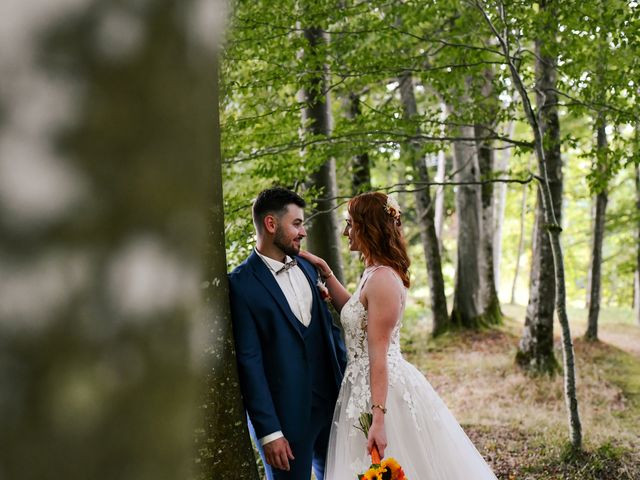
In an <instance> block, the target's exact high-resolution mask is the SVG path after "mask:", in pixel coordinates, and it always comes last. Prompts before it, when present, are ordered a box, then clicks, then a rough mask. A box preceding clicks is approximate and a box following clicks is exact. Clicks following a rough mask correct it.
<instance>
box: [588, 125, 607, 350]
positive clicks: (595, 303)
mask: <svg viewBox="0 0 640 480" xmlns="http://www.w3.org/2000/svg"><path fill="white" fill-rule="evenodd" d="M600 117H601V118H600V119H599V121H598V126H597V147H598V152H599V154H598V156H597V159H596V167H597V168H598V169H600V170H602V168H604V167H603V166H602V162H603V158H602V157H601V156H602V155H605V154H606V153H605V152H606V149H607V133H606V121H605V120H604V118H602V115H601V116H600ZM607 200H608V196H607V188H606V186H605V187H604V188H602V190H601V191H599V192H598V194H597V195H596V208H595V210H596V212H595V213H596V214H595V220H594V222H593V245H592V253H591V268H590V275H589V276H590V278H591V282H590V285H591V289H590V291H589V322H588V326H587V331H586V333H585V338H586V339H587V340H589V341H597V340H598V315H599V313H600V291H601V288H600V287H601V283H602V243H603V241H604V232H605V216H606V211H607Z"/></svg>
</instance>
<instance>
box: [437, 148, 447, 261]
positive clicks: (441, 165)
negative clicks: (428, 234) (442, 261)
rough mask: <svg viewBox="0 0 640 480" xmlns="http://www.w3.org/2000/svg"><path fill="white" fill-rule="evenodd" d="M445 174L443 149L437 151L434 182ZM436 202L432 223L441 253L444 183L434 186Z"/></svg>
mask: <svg viewBox="0 0 640 480" xmlns="http://www.w3.org/2000/svg"><path fill="white" fill-rule="evenodd" d="M446 174H447V157H446V155H445V153H444V150H440V151H439V152H438V169H437V171H436V178H435V181H436V182H444V179H445V176H446ZM435 197H436V203H435V208H436V210H435V216H434V223H435V228H436V236H437V237H438V247H439V249H440V254H441V255H442V227H443V225H444V185H438V186H437V187H436V194H435Z"/></svg>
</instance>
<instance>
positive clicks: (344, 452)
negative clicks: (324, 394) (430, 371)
mask: <svg viewBox="0 0 640 480" xmlns="http://www.w3.org/2000/svg"><path fill="white" fill-rule="evenodd" d="M393 363H394V365H393V367H395V368H394V371H391V366H390V372H389V378H390V385H389V390H388V393H387V403H386V407H387V414H386V415H385V428H386V433H387V443H388V446H387V449H386V451H385V457H393V458H395V459H396V460H397V461H398V462H399V463H400V465H401V466H402V468H403V470H404V472H405V475H406V476H407V478H408V479H409V480H485V479H486V480H489V479H491V480H494V479H495V478H496V477H495V475H494V474H493V472H492V471H491V469H490V468H489V466H488V465H487V463H486V462H485V461H484V459H483V458H482V456H481V455H480V453H479V452H478V450H476V448H475V447H474V445H473V443H471V440H469V438H468V437H467V435H466V434H465V433H464V431H463V430H462V428H461V427H460V425H459V424H458V422H457V421H456V419H455V418H454V416H453V415H452V414H451V412H450V411H449V409H448V408H447V407H446V405H445V404H444V403H443V401H442V400H441V399H440V397H439V396H438V395H437V393H436V392H435V391H434V390H433V388H432V387H431V385H430V384H429V382H428V381H427V379H426V378H425V377H424V375H422V373H420V371H418V370H417V369H416V368H415V367H414V366H413V365H411V364H410V363H408V362H406V361H405V360H404V359H402V360H400V361H398V362H393ZM347 373H349V372H348V369H347ZM359 375H367V373H366V372H364V371H363V372H362V373H360V374H359ZM360 380H361V381H354V372H351V374H347V375H345V378H344V381H343V383H342V386H341V388H340V394H339V396H338V402H337V404H336V408H335V411H334V417H333V425H332V430H331V434H330V437H329V449H328V452H327V466H326V471H325V479H326V480H356V479H357V478H358V477H357V475H358V474H361V473H364V472H365V471H366V470H367V469H368V468H369V466H370V464H371V460H370V457H369V455H368V453H367V450H366V446H367V442H366V439H365V437H364V434H363V433H362V432H361V431H360V430H357V429H356V426H358V418H357V417H358V416H359V413H360V412H354V411H353V404H354V402H349V399H350V397H351V396H352V395H358V396H363V395H366V396H367V397H368V396H369V392H368V391H366V392H363V391H362V390H363V389H362V388H361V387H360V385H362V382H363V381H364V382H366V384H368V381H367V380H368V379H364V378H360ZM367 390H368V389H367ZM356 403H358V402H356ZM367 404H368V400H367Z"/></svg>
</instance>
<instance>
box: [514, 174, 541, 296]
mask: <svg viewBox="0 0 640 480" xmlns="http://www.w3.org/2000/svg"><path fill="white" fill-rule="evenodd" d="M527 190H528V187H527V186H523V187H522V198H521V200H520V236H519V238H518V251H517V253H516V270H515V272H514V273H513V283H512V284H511V299H510V301H509V302H510V303H511V305H515V303H516V287H517V284H518V275H519V274H520V258H521V257H522V251H523V249H524V233H525V219H526V209H527ZM533 231H534V232H535V231H536V227H535V225H534V227H533Z"/></svg>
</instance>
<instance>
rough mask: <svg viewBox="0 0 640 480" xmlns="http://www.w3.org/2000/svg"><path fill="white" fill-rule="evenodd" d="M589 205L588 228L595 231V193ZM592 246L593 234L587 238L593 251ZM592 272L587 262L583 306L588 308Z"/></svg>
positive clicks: (589, 305) (596, 202)
mask: <svg viewBox="0 0 640 480" xmlns="http://www.w3.org/2000/svg"><path fill="white" fill-rule="evenodd" d="M590 200H591V207H590V210H591V211H590V212H589V213H590V214H589V230H590V231H591V232H595V229H596V212H597V204H598V200H597V195H596V196H595V197H593V196H592V197H591V199H590ZM593 247H594V237H593V235H592V236H591V238H590V239H589V248H590V250H591V251H592V252H593ZM592 274H593V270H592V268H591V264H589V269H588V270H587V286H586V289H585V297H584V308H585V309H586V310H589V309H590V308H591V289H592V287H591V276H592Z"/></svg>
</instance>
